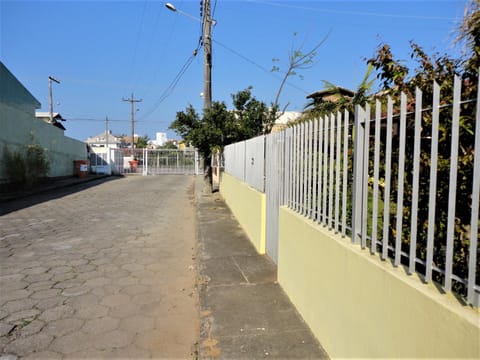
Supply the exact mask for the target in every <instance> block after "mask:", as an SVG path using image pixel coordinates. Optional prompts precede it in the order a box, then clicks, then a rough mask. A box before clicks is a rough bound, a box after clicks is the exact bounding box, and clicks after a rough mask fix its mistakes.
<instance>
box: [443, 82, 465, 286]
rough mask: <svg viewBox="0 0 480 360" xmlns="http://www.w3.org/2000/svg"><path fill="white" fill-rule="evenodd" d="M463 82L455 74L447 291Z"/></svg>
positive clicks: (450, 263)
mask: <svg viewBox="0 0 480 360" xmlns="http://www.w3.org/2000/svg"><path fill="white" fill-rule="evenodd" d="M461 91H462V83H461V80H460V78H459V77H458V76H455V80H454V85H453V109H452V136H451V149H450V184H449V186H448V188H449V193H448V219H447V248H446V254H445V282H444V288H445V291H450V290H451V288H452V266H453V242H454V237H455V209H456V206H455V205H456V202H457V171H458V170H457V165H458V137H459V128H460V100H461V99H460V96H461V95H460V94H461Z"/></svg>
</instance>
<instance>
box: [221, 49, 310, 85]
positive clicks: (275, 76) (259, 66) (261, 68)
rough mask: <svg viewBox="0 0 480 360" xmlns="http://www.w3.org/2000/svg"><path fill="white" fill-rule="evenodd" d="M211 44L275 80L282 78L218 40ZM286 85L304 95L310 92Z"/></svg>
mask: <svg viewBox="0 0 480 360" xmlns="http://www.w3.org/2000/svg"><path fill="white" fill-rule="evenodd" d="M213 42H214V43H215V44H217V45H220V46H221V47H223V48H224V49H225V50H228V51H230V52H231V53H232V54H234V55H236V56H238V57H240V58H241V59H243V60H245V61H246V62H249V63H250V64H252V65H254V66H256V67H257V68H259V69H260V70H262V71H263V72H265V73H268V74H269V75H270V76H272V77H274V78H275V79H277V80H282V78H281V77H280V76H278V75H276V74H274V73H273V72H272V71H271V70H268V69H267V68H265V67H264V66H262V65H260V64H258V63H256V62H255V61H253V60H252V59H250V58H248V57H246V56H245V55H242V54H240V53H239V52H238V51H236V50H233V49H232V48H230V47H228V46H227V45H225V44H222V43H221V42H219V41H218V40H213ZM286 84H287V85H288V86H290V87H293V88H295V89H297V90H298V91H301V92H303V93H305V94H310V92H308V91H306V90H304V89H302V88H300V87H298V86H297V85H295V84H292V83H290V82H287V83H286Z"/></svg>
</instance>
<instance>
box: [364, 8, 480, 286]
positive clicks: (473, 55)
mask: <svg viewBox="0 0 480 360" xmlns="http://www.w3.org/2000/svg"><path fill="white" fill-rule="evenodd" d="M465 14H466V15H465V18H464V21H463V23H462V27H461V28H460V31H461V33H460V35H459V37H460V38H462V39H465V40H466V44H467V45H468V46H470V48H469V51H468V52H467V53H466V54H467V55H466V57H464V58H452V57H450V56H448V55H439V54H433V55H432V56H430V55H428V54H427V53H426V52H425V51H424V50H423V49H422V48H421V47H420V46H419V45H417V44H415V43H413V42H411V48H412V52H411V58H412V59H413V60H414V61H415V62H416V64H417V66H416V68H414V69H409V68H408V67H407V66H405V65H404V64H403V63H402V61H399V60H397V59H396V58H395V57H394V55H393V54H392V52H391V49H390V46H389V45H387V44H382V45H381V46H380V47H379V48H378V49H377V51H376V54H375V55H374V57H372V58H371V59H369V60H368V63H369V64H371V65H372V66H373V67H374V69H375V70H376V71H377V78H378V79H379V80H380V81H381V84H382V92H383V93H384V94H388V95H391V96H392V98H393V99H394V100H395V101H397V102H398V99H399V95H400V93H401V92H403V93H405V94H406V95H407V104H408V105H407V107H408V109H409V110H413V108H414V106H415V88H416V87H419V88H420V89H422V91H423V99H424V106H428V104H431V103H432V98H433V82H434V81H435V82H437V83H438V84H439V85H440V87H441V91H442V105H445V106H442V107H441V108H440V109H439V123H440V126H439V144H438V172H437V174H436V175H437V176H436V177H437V197H436V201H437V206H436V219H437V224H438V225H437V227H436V234H435V248H434V259H433V260H434V262H435V264H436V265H437V266H440V267H443V266H444V264H445V244H446V224H447V218H448V209H449V205H450V204H448V199H449V190H450V189H449V170H450V152H451V132H452V107H451V106H449V105H448V104H451V103H452V100H453V99H452V98H453V95H452V89H453V78H454V76H455V75H457V76H460V78H461V79H462V85H463V86H462V99H474V98H476V93H477V87H478V83H477V79H478V66H479V65H480V62H479V59H480V56H479V55H480V47H479V45H480V21H479V19H480V6H479V3H478V1H476V2H471V3H470V4H469V7H467V11H466V12H465ZM475 106H476V103H475V102H470V101H468V102H465V103H463V104H462V105H461V110H460V129H459V144H460V146H459V149H458V150H459V153H458V178H457V188H456V198H457V204H461V206H457V208H456V213H455V241H454V254H455V259H454V265H453V271H454V273H455V274H456V275H457V276H460V277H461V278H466V275H467V272H468V253H469V250H468V247H469V235H468V234H469V223H470V214H471V208H470V206H471V199H470V197H471V193H472V179H473V154H474V141H475V134H474V131H475V130H474V129H475ZM413 122H414V121H413V118H412V117H407V123H406V128H407V146H406V154H405V155H406V163H405V170H406V171H405V173H406V174H409V175H408V176H411V174H412V172H413V163H412V152H413V145H412V143H411V141H412V139H413ZM431 123H432V114H431V112H430V111H424V112H423V113H422V142H421V146H422V151H421V153H422V155H421V158H420V170H419V172H420V173H419V175H420V187H419V188H420V196H419V205H418V209H419V211H418V214H417V216H418V220H417V221H418V229H419V231H418V236H417V245H418V247H417V256H419V257H420V258H425V248H426V241H427V239H426V235H427V234H426V229H427V228H428V195H429V194H428V190H429V175H430V163H431V159H430V141H429V140H428V139H430V138H431ZM477 136H478V134H477ZM394 140H395V139H394ZM395 148H396V147H395V144H394V149H395ZM397 155H398V154H394V156H393V158H396V156H397ZM393 165H394V169H393V170H394V172H393V175H392V179H394V178H396V174H395V168H396V164H393ZM410 184H411V183H410V181H408V182H407V183H406V184H405V205H407V206H405V207H404V214H403V217H404V222H403V224H404V228H403V233H404V236H403V237H402V238H403V239H404V245H405V248H404V249H403V250H406V247H407V246H408V245H409V236H408V234H409V225H408V224H409V219H410V216H411V214H410V206H409V204H411V201H412V199H411V194H412V189H411V185H410ZM392 198H394V194H393V197H392ZM395 221H396V219H395V217H394V216H393V215H392V218H391V234H393V229H394V226H395ZM390 240H391V241H393V239H390ZM477 270H478V269H477ZM479 275H480V274H477V276H479ZM441 278H442V275H441V274H437V275H436V280H437V281H441V280H442V279H441ZM453 288H454V289H455V290H457V291H459V292H461V291H462V289H463V285H462V284H460V283H458V282H456V283H455V284H454V285H453Z"/></svg>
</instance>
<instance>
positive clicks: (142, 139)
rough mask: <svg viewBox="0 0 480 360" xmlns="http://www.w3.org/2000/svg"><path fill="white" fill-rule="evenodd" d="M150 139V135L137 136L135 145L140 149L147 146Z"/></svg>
mask: <svg viewBox="0 0 480 360" xmlns="http://www.w3.org/2000/svg"><path fill="white" fill-rule="evenodd" d="M149 141H150V138H149V137H148V135H144V136H139V137H138V138H137V143H136V144H135V147H136V148H139V149H142V148H146V147H147V146H148V142H149Z"/></svg>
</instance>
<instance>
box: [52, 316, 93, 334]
mask: <svg viewBox="0 0 480 360" xmlns="http://www.w3.org/2000/svg"><path fill="white" fill-rule="evenodd" d="M84 323H85V321H84V320H81V319H76V318H67V319H60V320H55V321H50V322H49V323H48V325H47V326H46V327H45V330H44V331H45V333H47V334H50V335H54V336H55V337H60V336H64V335H68V334H70V333H72V332H74V331H77V330H79V329H80V328H81V327H82V326H83V325H84Z"/></svg>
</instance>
